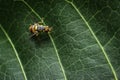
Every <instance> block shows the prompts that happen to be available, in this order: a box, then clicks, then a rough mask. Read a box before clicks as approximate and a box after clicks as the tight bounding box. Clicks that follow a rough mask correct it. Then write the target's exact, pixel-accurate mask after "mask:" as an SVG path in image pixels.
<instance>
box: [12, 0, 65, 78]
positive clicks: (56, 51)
mask: <svg viewBox="0 0 120 80" xmlns="http://www.w3.org/2000/svg"><path fill="white" fill-rule="evenodd" d="M14 1H22V2H23V3H24V4H25V5H26V6H27V7H28V8H29V9H30V10H31V11H32V12H33V13H34V14H35V15H36V16H37V17H38V18H39V19H40V20H41V21H42V18H41V17H40V15H39V14H38V13H37V12H36V11H35V10H34V9H33V8H32V7H31V6H30V5H29V4H28V3H27V2H26V1H24V0H14ZM42 22H43V24H44V25H46V24H45V22H44V21H42ZM48 35H49V37H50V40H51V42H52V45H53V47H54V49H55V53H56V55H57V58H58V62H59V64H60V67H61V70H62V73H63V76H64V80H67V77H66V74H65V70H64V67H63V65H62V63H61V60H60V57H59V54H58V50H57V48H56V45H55V42H54V40H53V38H52V36H51V34H50V33H48Z"/></svg>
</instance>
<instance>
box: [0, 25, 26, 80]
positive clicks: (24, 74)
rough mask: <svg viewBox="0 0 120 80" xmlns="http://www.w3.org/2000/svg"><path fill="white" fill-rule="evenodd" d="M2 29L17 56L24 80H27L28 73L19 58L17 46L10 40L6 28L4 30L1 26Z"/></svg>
mask: <svg viewBox="0 0 120 80" xmlns="http://www.w3.org/2000/svg"><path fill="white" fill-rule="evenodd" d="M0 28H1V30H2V31H3V33H4V34H5V36H6V38H7V39H8V41H9V43H10V45H11V46H12V48H13V51H14V52H15V55H16V57H17V60H18V62H19V64H20V68H21V70H22V73H23V76H24V79H25V80H27V76H26V73H25V71H24V68H23V65H22V63H21V60H20V58H19V56H18V52H17V50H16V49H15V46H14V44H13V42H12V40H11V39H10V37H9V35H8V34H7V32H6V31H5V30H4V28H3V27H2V26H1V25H0Z"/></svg>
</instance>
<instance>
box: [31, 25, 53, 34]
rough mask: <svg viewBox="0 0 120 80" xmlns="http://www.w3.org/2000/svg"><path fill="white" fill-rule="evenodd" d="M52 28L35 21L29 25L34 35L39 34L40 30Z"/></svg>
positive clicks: (46, 30)
mask: <svg viewBox="0 0 120 80" xmlns="http://www.w3.org/2000/svg"><path fill="white" fill-rule="evenodd" d="M51 30H52V28H51V27H49V26H45V25H42V24H40V23H34V24H33V25H30V27H29V31H30V32H31V33H32V34H33V35H32V36H34V35H35V36H38V35H39V33H40V32H51Z"/></svg>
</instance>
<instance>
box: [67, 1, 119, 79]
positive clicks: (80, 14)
mask: <svg viewBox="0 0 120 80" xmlns="http://www.w3.org/2000/svg"><path fill="white" fill-rule="evenodd" d="M65 1H66V2H67V3H69V4H71V5H72V6H73V8H74V9H75V10H76V12H77V13H78V14H79V16H80V17H81V18H82V20H83V21H84V22H85V24H86V25H87V27H88V29H89V30H90V32H91V34H92V35H93V37H94V38H95V40H96V42H97V43H98V45H99V46H100V48H101V50H102V52H103V54H104V56H105V58H106V60H107V62H108V64H109V66H110V68H111V70H112V73H113V75H114V78H115V80H118V78H117V74H116V72H115V70H114V68H113V66H112V63H111V62H110V60H109V57H108V55H107V53H106V51H105V50H104V47H103V46H102V44H101V43H100V41H99V40H98V38H97V36H96V35H95V33H94V31H93V30H92V28H91V26H90V25H89V23H88V22H87V20H86V19H85V18H84V16H83V15H82V13H81V12H80V10H78V9H77V7H76V6H75V5H74V3H73V2H70V1H68V0H65Z"/></svg>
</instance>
